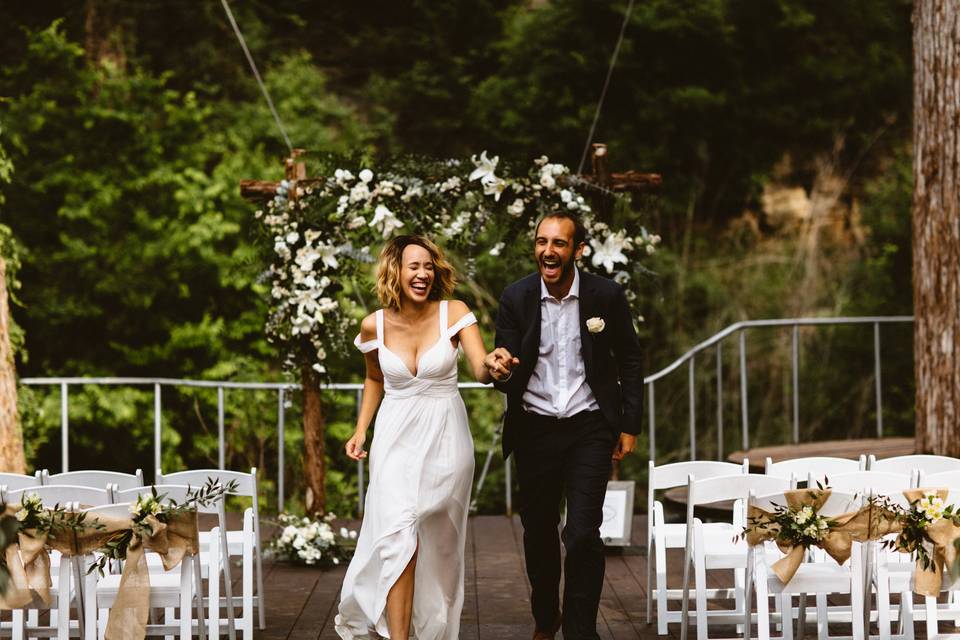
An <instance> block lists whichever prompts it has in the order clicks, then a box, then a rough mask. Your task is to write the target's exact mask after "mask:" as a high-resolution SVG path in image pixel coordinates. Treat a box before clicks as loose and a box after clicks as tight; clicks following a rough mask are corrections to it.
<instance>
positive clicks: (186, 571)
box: [180, 561, 193, 640]
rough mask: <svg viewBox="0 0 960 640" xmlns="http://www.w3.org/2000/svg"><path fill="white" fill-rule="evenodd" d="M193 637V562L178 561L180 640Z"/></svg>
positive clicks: (188, 639) (189, 639)
mask: <svg viewBox="0 0 960 640" xmlns="http://www.w3.org/2000/svg"><path fill="white" fill-rule="evenodd" d="M191 638H193V564H192V563H191V562H189V561H186V562H182V563H180V640H191Z"/></svg>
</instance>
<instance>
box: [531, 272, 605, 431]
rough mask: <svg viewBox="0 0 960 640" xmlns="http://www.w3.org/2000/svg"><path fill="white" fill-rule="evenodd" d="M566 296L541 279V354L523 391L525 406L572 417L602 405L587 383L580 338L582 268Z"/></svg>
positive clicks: (546, 413) (556, 416)
mask: <svg viewBox="0 0 960 640" xmlns="http://www.w3.org/2000/svg"><path fill="white" fill-rule="evenodd" d="M573 274H574V275H573V284H572V285H571V286H570V291H569V292H568V293H567V295H566V296H564V298H563V300H557V299H556V298H554V297H553V296H552V295H550V292H549V291H547V285H546V284H544V282H543V280H542V279H541V280H540V354H539V357H538V358H537V364H536V366H535V367H534V369H533V374H532V375H531V376H530V381H529V382H528V383H527V390H526V391H525V392H524V394H523V408H524V409H526V410H527V411H532V412H534V413H539V414H541V415H545V416H551V417H554V418H569V417H570V416H572V415H575V414H577V413H580V412H581V411H593V410H596V409H599V408H600V405H598V404H597V399H596V398H595V397H594V396H593V391H591V389H590V385H588V384H587V370H586V366H585V365H584V363H583V352H582V350H581V342H580V272H579V270H577V269H576V268H574V271H573Z"/></svg>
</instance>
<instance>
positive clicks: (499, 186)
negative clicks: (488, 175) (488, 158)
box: [483, 178, 507, 202]
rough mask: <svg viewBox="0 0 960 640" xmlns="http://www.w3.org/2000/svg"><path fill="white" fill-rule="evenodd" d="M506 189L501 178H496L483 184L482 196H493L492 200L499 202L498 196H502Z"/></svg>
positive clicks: (505, 184) (504, 182)
mask: <svg viewBox="0 0 960 640" xmlns="http://www.w3.org/2000/svg"><path fill="white" fill-rule="evenodd" d="M506 188H507V183H506V181H505V180H502V179H501V178H496V179H494V180H491V181H489V182H484V183H483V195H485V196H491V195H492V196H493V199H494V200H496V201H497V202H500V196H501V195H503V192H504V191H505V190H506Z"/></svg>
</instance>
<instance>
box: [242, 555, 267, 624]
mask: <svg viewBox="0 0 960 640" xmlns="http://www.w3.org/2000/svg"><path fill="white" fill-rule="evenodd" d="M253 561H254V553H253V549H252V548H251V547H250V545H248V544H247V543H246V542H244V546H243V588H242V593H243V614H242V617H241V622H240V630H241V631H243V640H247V638H253V572H254V566H253ZM261 611H262V609H261Z"/></svg>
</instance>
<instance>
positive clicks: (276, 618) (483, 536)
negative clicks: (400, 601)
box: [255, 516, 946, 640]
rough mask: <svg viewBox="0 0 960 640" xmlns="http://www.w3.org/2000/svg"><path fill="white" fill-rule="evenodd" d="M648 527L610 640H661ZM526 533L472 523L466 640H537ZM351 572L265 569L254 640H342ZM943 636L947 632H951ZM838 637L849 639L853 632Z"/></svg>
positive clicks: (516, 524) (611, 609) (615, 583)
mask: <svg viewBox="0 0 960 640" xmlns="http://www.w3.org/2000/svg"><path fill="white" fill-rule="evenodd" d="M645 526H646V518H645V517H641V516H638V517H637V518H636V519H635V521H634V527H633V542H634V545H636V547H635V548H633V549H629V550H627V551H626V552H624V553H621V552H619V551H611V552H610V553H608V555H607V571H606V582H605V584H604V589H603V595H602V600H601V603H600V616H599V619H598V630H599V633H600V637H601V638H603V639H604V640H636V639H644V640H647V639H653V638H658V637H660V636H657V632H656V625H646V624H645V623H644V613H645V608H646V600H645V592H646V588H645V586H646V573H645V572H646V555H645V553H644V552H643V549H642V547H643V546H644V545H645V543H646V529H645ZM521 533H522V527H521V525H520V521H519V519H518V518H516V517H515V518H513V519H510V518H506V517H503V516H478V517H474V518H471V519H470V526H469V531H468V537H467V573H466V584H465V603H464V609H463V615H462V618H461V627H460V638H461V639H462V640H522V639H526V638H529V637H530V636H531V635H532V622H531V618H530V613H529V590H528V586H527V579H526V575H525V573H524V569H523V556H522V554H523V551H522V544H521ZM671 554H672V556H671V558H670V561H671V562H672V564H671V567H672V568H673V569H674V571H673V572H672V575H671V576H669V583H670V586H671V587H673V586H674V585H676V586H678V587H679V585H680V581H681V579H680V576H679V575H677V574H678V573H679V567H680V565H681V564H682V555H679V556H678V555H677V554H675V553H673V552H671ZM345 569H346V568H345V567H341V568H338V569H335V570H331V571H320V570H317V569H308V568H303V567H297V566H292V565H289V564H286V563H280V562H268V563H267V564H266V565H265V566H264V573H265V590H266V596H267V629H266V630H265V631H263V632H258V633H257V634H255V637H256V638H263V639H265V640H266V639H271V640H274V639H275V640H280V639H291V640H293V639H295V640H318V639H319V640H337V639H338V636H337V634H336V632H335V631H334V630H333V618H334V615H335V613H336V607H337V602H338V600H339V594H340V583H341V581H342V580H343V574H344V571H345ZM711 582H713V584H712V585H711V586H718V587H719V586H729V585H727V584H723V582H725V580H724V576H719V577H717V578H713V579H712V580H711ZM730 582H732V579H731V580H730ZM941 629H942V630H946V628H945V626H944V625H941ZM916 630H917V638H918V639H922V638H925V635H924V634H923V625H922V624H920V623H918V624H917V625H916ZM836 631H838V632H840V633H847V634H849V633H850V631H849V625H846V629H844V628H843V627H839V628H838V629H837V630H836ZM831 632H834V630H833V629H831ZM695 633H696V632H695V629H693V628H692V627H691V637H695ZM874 633H876V630H875V629H874ZM679 635H680V629H679V625H671V627H670V636H669V637H671V638H678V637H679ZM711 635H718V636H719V637H734V636H735V633H734V629H733V627H730V628H728V629H724V628H723V627H720V628H716V629H714V627H711ZM559 637H561V636H560V635H558V638H559ZM754 637H756V636H754ZM807 637H808V638H811V637H816V630H815V629H814V628H813V627H812V626H811V627H808V630H807Z"/></svg>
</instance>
